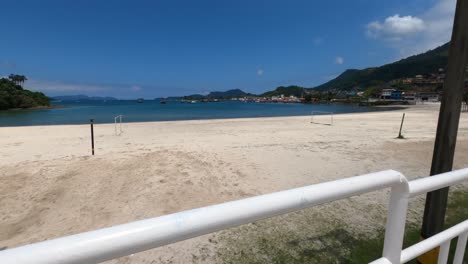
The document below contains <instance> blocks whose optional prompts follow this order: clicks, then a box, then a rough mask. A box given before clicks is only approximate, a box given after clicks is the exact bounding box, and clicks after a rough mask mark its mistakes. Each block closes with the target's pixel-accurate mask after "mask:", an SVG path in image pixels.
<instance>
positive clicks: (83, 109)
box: [0, 101, 382, 126]
mask: <svg viewBox="0 0 468 264" xmlns="http://www.w3.org/2000/svg"><path fill="white" fill-rule="evenodd" d="M58 104H60V105H63V106H65V107H64V108H54V109H41V110H14V111H0V126H33V125H62V124H88V123H89V119H91V118H93V119H94V120H95V123H113V122H114V116H117V115H123V116H124V117H123V121H124V122H146V121H171V120H196V119H218V118H242V117H274V116H300V115H310V113H311V111H327V112H333V113H355V112H370V111H380V110H382V109H378V108H370V107H358V106H350V105H316V104H314V105H305V104H275V103H244V102H238V101H226V102H216V103H201V102H200V103H194V104H191V103H181V102H167V104H160V103H159V102H158V101H145V102H144V103H137V102H136V101H107V102H100V101H96V102H60V103H58Z"/></svg>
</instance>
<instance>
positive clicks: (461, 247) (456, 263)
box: [453, 232, 468, 264]
mask: <svg viewBox="0 0 468 264" xmlns="http://www.w3.org/2000/svg"><path fill="white" fill-rule="evenodd" d="M467 238H468V232H465V233H463V234H461V235H460V236H458V241H457V249H456V250H455V257H454V258H453V264H462V262H463V255H464V254H465V249H466V240H467Z"/></svg>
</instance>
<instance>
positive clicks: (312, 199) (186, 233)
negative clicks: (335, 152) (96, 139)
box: [0, 169, 468, 264]
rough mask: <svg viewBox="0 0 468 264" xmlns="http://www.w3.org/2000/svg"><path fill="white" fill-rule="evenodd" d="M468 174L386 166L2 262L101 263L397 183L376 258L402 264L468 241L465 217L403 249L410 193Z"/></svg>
mask: <svg viewBox="0 0 468 264" xmlns="http://www.w3.org/2000/svg"><path fill="white" fill-rule="evenodd" d="M467 179H468V169H463V170H459V171H454V172H449V173H445V174H441V175H437V176H432V177H428V178H424V179H419V180H415V181H411V182H409V183H408V181H407V180H406V178H405V177H404V176H403V175H402V174H400V173H399V172H397V171H392V170H388V171H382V172H377V173H372V174H367V175H362V176H356V177H351V178H345V179H341V180H336V181H331V182H325V183H320V184H315V185H311V186H306V187H301V188H296V189H291V190H286V191H281V192H276V193H271V194H266V195H260V196H255V197H251V198H247V199H242V200H238V201H233V202H227V203H222V204H217V205H213V206H207V207H202V208H198V209H193V210H188V211H183V212H179V213H175V214H170V215H165V216H161V217H156V218H151V219H146V220H142V221H136V222H132V223H128V224H123V225H117V226H113V227H109V228H104V229H99V230H95V231H90V232H86V233H81V234H77V235H72V236H67V237H62V238H58V239H53V240H49V241H44V242H40V243H35V244H31V245H26V246H22V247H17V248H13V249H8V250H4V251H0V263H2V264H3V263H6V264H8V263H18V264H25V263H36V264H41V263H49V264H55V263H67V264H71V263H99V262H102V261H106V260H110V259H114V258H118V257H122V256H126V255H130V254H133V253H136V252H140V251H144V250H148V249H151V248H156V247H160V246H163V245H168V244H171V243H175V242H177V241H181V240H185V239H189V238H193V237H197V236H200V235H204V234H208V233H212V232H216V231H219V230H223V229H227V228H230V227H234V226H238V225H242V224H246V223H250V222H253V221H257V220H260V219H264V218H269V217H273V216H276V215H280V214H285V213H289V212H293V211H297V210H301V209H304V208H308V207H312V206H315V205H319V204H323V203H327V202H331V201H335V200H339V199H343V198H347V197H351V196H354V195H359V194H362V193H368V192H372V191H376V190H380V189H385V188H391V195H390V205H389V209H388V216H387V223H386V230H385V241H384V249H383V257H382V258H380V259H378V260H376V261H374V262H373V263H400V262H401V261H406V260H407V259H408V260H409V259H411V258H414V257H416V256H418V254H421V252H423V251H428V250H430V249H432V248H434V247H436V246H438V245H443V246H442V249H443V250H442V251H441V252H442V253H444V254H445V251H444V250H445V247H446V244H447V241H450V239H452V238H454V237H456V236H459V241H463V239H464V240H465V243H466V234H467V231H466V223H465V222H466V221H465V222H463V223H461V224H459V225H457V226H455V227H453V228H451V229H448V230H446V231H444V232H442V233H440V234H439V235H437V236H433V237H431V238H430V239H427V240H424V241H422V242H420V243H418V244H416V245H414V246H412V247H409V248H407V249H405V250H403V251H402V245H403V236H404V229H405V221H406V211H407V206H408V199H409V197H410V196H414V195H417V194H422V193H425V192H428V191H431V190H435V189H439V188H443V187H447V186H449V185H453V184H455V183H459V182H461V181H463V180H467ZM447 232H448V233H447ZM458 248H460V249H458ZM426 249H427V250H426ZM464 249H465V247H464V246H463V245H462V243H459V247H457V252H456V260H457V259H462V258H463V253H464ZM423 253H424V252H423ZM441 255H443V254H441ZM457 256H458V258H457ZM460 256H461V257H460ZM460 263H461V262H460Z"/></svg>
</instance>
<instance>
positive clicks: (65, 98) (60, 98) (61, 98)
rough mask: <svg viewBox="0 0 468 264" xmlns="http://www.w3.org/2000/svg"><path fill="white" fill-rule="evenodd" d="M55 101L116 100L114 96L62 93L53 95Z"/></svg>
mask: <svg viewBox="0 0 468 264" xmlns="http://www.w3.org/2000/svg"><path fill="white" fill-rule="evenodd" d="M51 99H52V100H54V101H114V100H117V99H116V98H114V97H109V96H91V97H90V96H87V95H82V94H79V95H62V96H53V97H51Z"/></svg>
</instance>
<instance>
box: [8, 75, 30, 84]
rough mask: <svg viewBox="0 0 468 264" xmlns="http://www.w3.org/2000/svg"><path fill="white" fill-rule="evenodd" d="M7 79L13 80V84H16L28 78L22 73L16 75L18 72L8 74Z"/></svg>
mask: <svg viewBox="0 0 468 264" xmlns="http://www.w3.org/2000/svg"><path fill="white" fill-rule="evenodd" d="M8 79H10V80H11V81H12V82H14V83H15V84H17V85H21V84H23V83H24V82H25V81H27V80H28V78H26V76H24V75H18V74H10V75H9V76H8Z"/></svg>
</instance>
